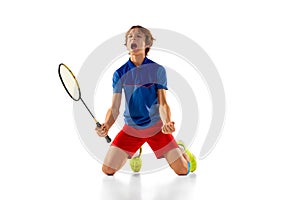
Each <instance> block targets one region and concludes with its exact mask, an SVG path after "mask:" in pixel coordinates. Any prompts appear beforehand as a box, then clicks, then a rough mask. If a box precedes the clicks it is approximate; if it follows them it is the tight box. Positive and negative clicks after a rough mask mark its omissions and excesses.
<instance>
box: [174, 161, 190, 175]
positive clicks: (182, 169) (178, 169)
mask: <svg viewBox="0 0 300 200" xmlns="http://www.w3.org/2000/svg"><path fill="white" fill-rule="evenodd" d="M173 170H174V172H175V173H176V174H177V175H179V176H185V175H187V174H188V172H189V169H188V166H187V165H186V164H184V163H183V164H182V165H180V166H178V167H176V168H175V169H173Z"/></svg>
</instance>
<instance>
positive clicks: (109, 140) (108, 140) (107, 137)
mask: <svg viewBox="0 0 300 200" xmlns="http://www.w3.org/2000/svg"><path fill="white" fill-rule="evenodd" d="M96 124H97V126H98V127H99V128H100V127H101V124H100V123H99V122H97V123H96ZM105 139H106V142H107V143H110V142H111V139H110V137H109V136H108V135H107V136H105Z"/></svg>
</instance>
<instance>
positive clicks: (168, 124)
mask: <svg viewBox="0 0 300 200" xmlns="http://www.w3.org/2000/svg"><path fill="white" fill-rule="evenodd" d="M157 95H158V103H159V114H160V118H161V120H162V121H163V123H164V125H163V127H162V131H163V132H164V133H172V132H174V131H175V127H174V122H173V121H171V110H170V107H169V105H168V103H167V99H166V90H164V89H159V90H158V93H157Z"/></svg>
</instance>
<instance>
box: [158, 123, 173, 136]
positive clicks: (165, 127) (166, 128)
mask: <svg viewBox="0 0 300 200" xmlns="http://www.w3.org/2000/svg"><path fill="white" fill-rule="evenodd" d="M174 124H175V123H174V122H168V123H165V124H164V125H163V127H162V128H161V130H162V132H163V133H164V134H171V133H173V132H174V131H175V126H174Z"/></svg>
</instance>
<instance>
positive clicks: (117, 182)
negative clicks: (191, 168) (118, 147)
mask: <svg viewBox="0 0 300 200" xmlns="http://www.w3.org/2000/svg"><path fill="white" fill-rule="evenodd" d="M142 176H143V175H140V174H132V175H126V176H125V177H124V178H123V177H119V176H118V177H115V176H105V177H103V180H102V186H101V199H106V200H145V199H147V200H148V199H153V200H170V199H172V200H182V199H189V200H191V199H194V197H195V194H194V193H195V190H196V182H197V176H196V174H190V175H188V176H174V177H170V179H169V177H168V179H167V180H166V177H162V178H161V177H157V176H153V178H152V177H151V178H150V179H148V180H147V179H144V178H145V177H142ZM149 181H150V182H151V184H149Z"/></svg>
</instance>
